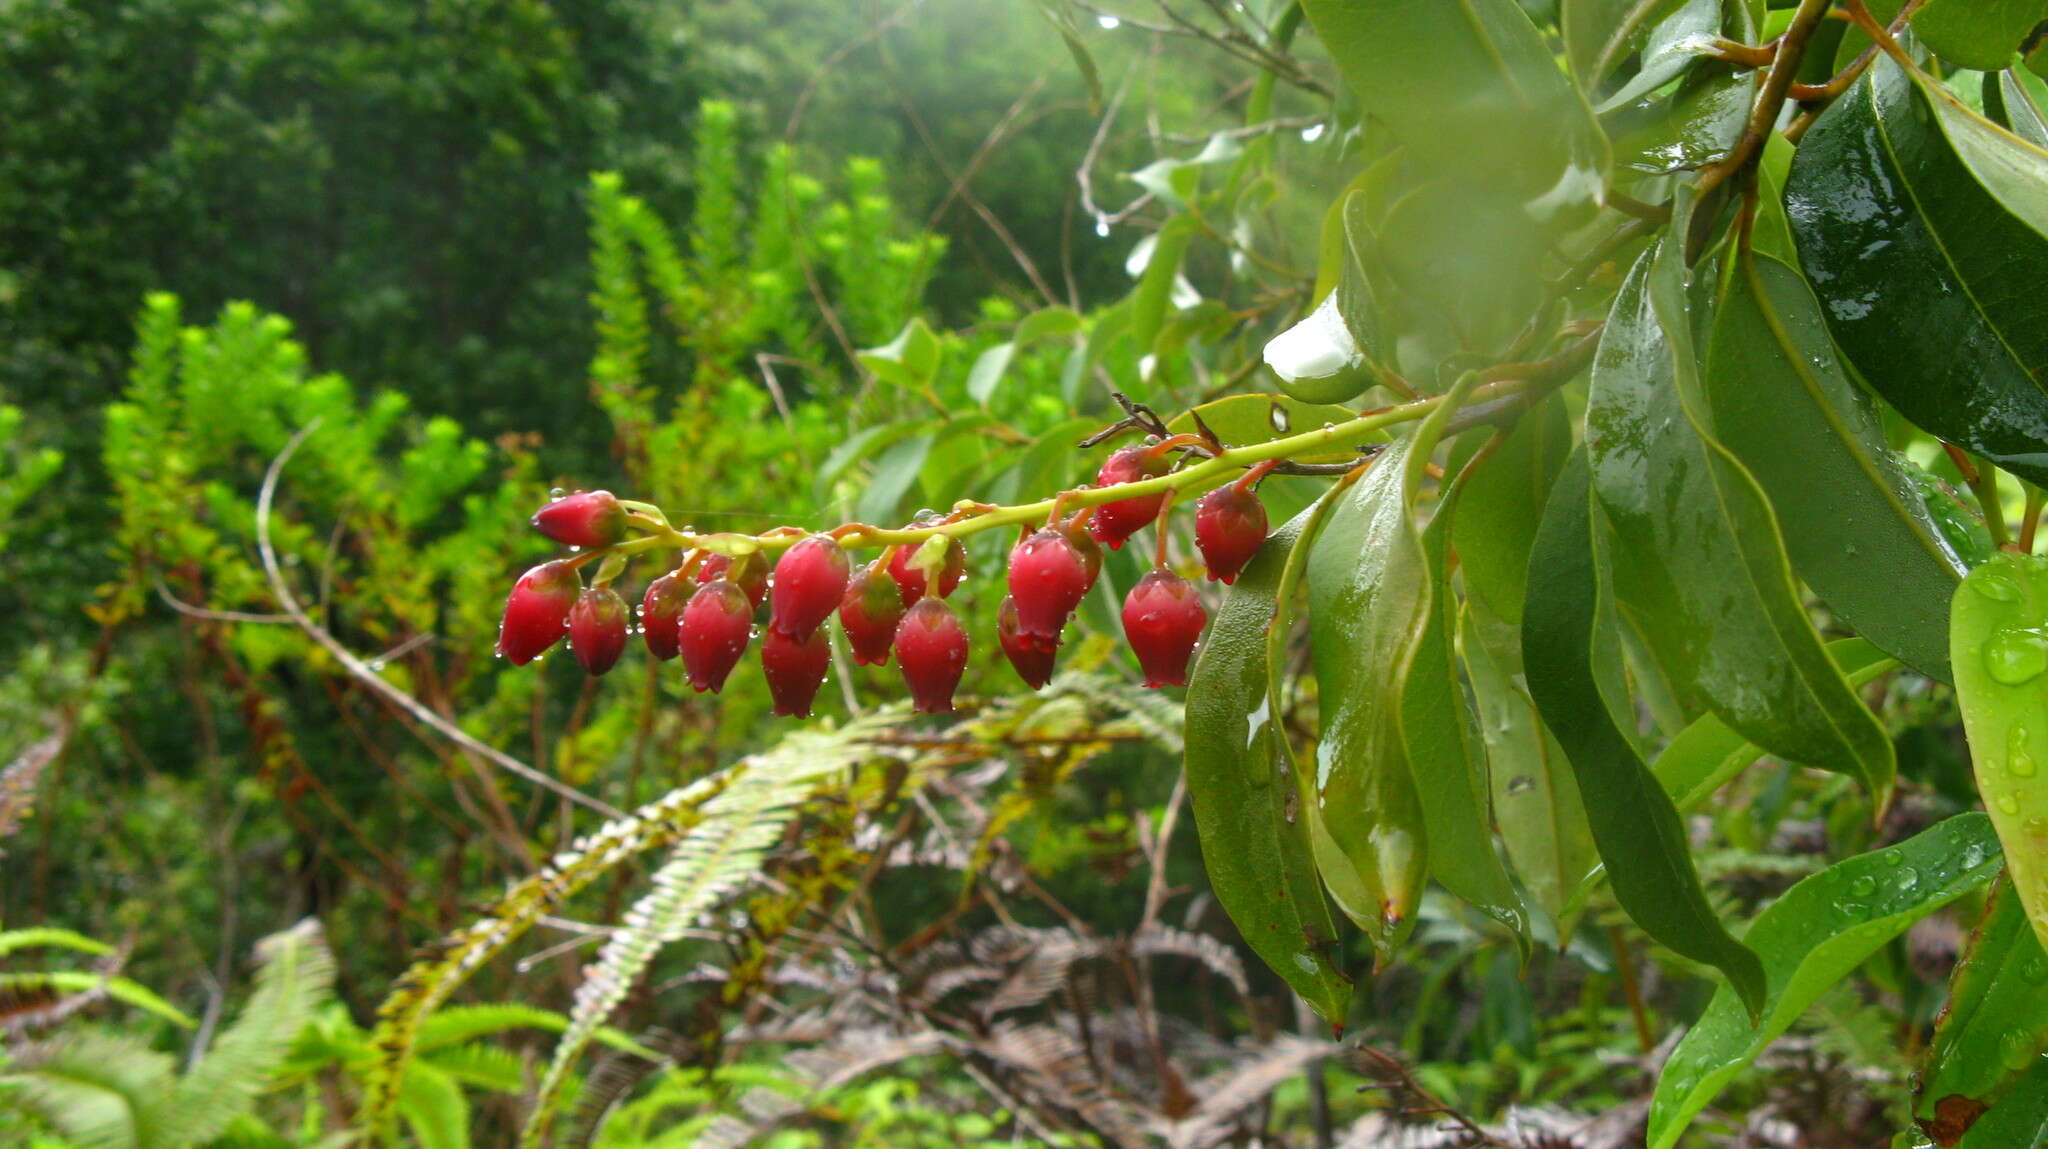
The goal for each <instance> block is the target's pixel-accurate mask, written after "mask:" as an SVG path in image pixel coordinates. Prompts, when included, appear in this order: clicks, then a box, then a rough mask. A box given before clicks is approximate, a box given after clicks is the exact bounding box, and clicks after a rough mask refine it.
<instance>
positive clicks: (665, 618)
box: [640, 572, 690, 662]
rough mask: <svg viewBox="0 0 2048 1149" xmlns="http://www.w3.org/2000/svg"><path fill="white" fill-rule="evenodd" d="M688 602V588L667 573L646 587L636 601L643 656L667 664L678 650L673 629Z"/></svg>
mask: <svg viewBox="0 0 2048 1149" xmlns="http://www.w3.org/2000/svg"><path fill="white" fill-rule="evenodd" d="M689 601H690V588H689V587H688V586H686V585H685V584H684V583H683V580H682V579H679V578H677V577H676V576H675V574H674V572H670V573H668V574H665V575H663V576H661V577H660V578H658V579H655V580H654V581H653V582H651V583H648V584H647V594H646V596H645V597H644V598H642V599H641V600H640V636H641V637H642V638H644V639H646V640H647V653H649V654H651V655H653V656H654V657H656V658H658V659H660V660H662V661H663V662H667V661H668V660H669V659H671V658H674V657H675V656H676V654H677V653H678V652H679V651H680V650H681V649H682V648H681V647H679V646H677V645H676V628H677V627H679V626H681V625H682V622H683V606H684V604H686V603H688V602H689Z"/></svg>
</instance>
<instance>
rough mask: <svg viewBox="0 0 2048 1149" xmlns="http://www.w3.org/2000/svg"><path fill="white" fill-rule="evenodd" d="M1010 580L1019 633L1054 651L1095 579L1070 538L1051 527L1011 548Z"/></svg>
mask: <svg viewBox="0 0 2048 1149" xmlns="http://www.w3.org/2000/svg"><path fill="white" fill-rule="evenodd" d="M1009 581H1010V597H1011V598H1013V599H1015V600H1016V602H1017V629H1018V631H1019V633H1022V634H1027V635H1030V636H1031V637H1032V638H1034V639H1037V640H1038V642H1039V644H1040V645H1042V646H1044V647H1045V648H1046V649H1047V650H1050V649H1052V648H1053V647H1054V646H1057V645H1059V638H1060V628H1061V627H1064V626H1066V625H1067V616H1068V615H1070V614H1072V613H1074V608H1075V607H1077V606H1080V605H1081V599H1082V598H1083V597H1085V596H1086V595H1087V594H1088V587H1089V585H1090V584H1091V583H1093V582H1094V581H1095V580H1094V579H1093V578H1092V577H1091V576H1090V575H1089V573H1088V564H1087V561H1086V560H1085V559H1084V558H1083V557H1082V556H1081V554H1080V552H1078V551H1076V550H1075V549H1074V545H1073V544H1072V543H1070V542H1068V541H1067V536H1066V535H1065V534H1063V533H1061V532H1060V531H1056V530H1053V529H1051V528H1047V529H1045V530H1042V531H1038V532H1036V533H1035V534H1032V535H1031V536H1029V537H1028V538H1026V539H1025V540H1024V541H1023V542H1021V543H1018V544H1017V545H1016V546H1015V547H1014V548H1012V549H1011V551H1010V575H1009Z"/></svg>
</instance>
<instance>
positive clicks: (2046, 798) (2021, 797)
mask: <svg viewBox="0 0 2048 1149" xmlns="http://www.w3.org/2000/svg"><path fill="white" fill-rule="evenodd" d="M1950 616H1951V621H1950V641H1951V647H1950V655H1951V658H1952V660H1953V662H1954V665H1955V671H1956V702H1957V704H1958V705H1959V706H1960V707H1961V709H1962V712H1963V730H1964V732H1965V733H1966V734H1967V735H1968V736H1969V740H1970V766H1971V769H1972V770H1973V771H1974V772H1975V774H1976V776H1977V792H1978V793H1979V794H1981V795H1983V798H1984V805H1985V808H1986V809H1988V810H1990V812H1991V820H1992V823H1993V824H1994V825H1996V826H1997V827H1998V837H1999V840H2000V841H2001V842H2003V843H2004V844H2005V854H2006V864H2007V865H2008V866H2009V867H2010V868H2011V871H2012V880H2013V888H2014V890H2015V892H2016V893H2017V894H2018V896H2019V900H2020V902H2021V903H2022V904H2023V905H2025V906H2026V908H2027V910H2028V912H2029V914H2031V915H2032V916H2033V917H2034V918H2035V919H2036V921H2037V925H2036V928H2037V930H2040V931H2041V933H2042V936H2043V938H2044V939H2048V925H2044V924H2041V923H2042V922H2044V921H2048V917H2044V915H2048V835H2044V833H2042V831H2048V778H2044V777H2042V775H2041V772H2040V763H2041V762H2042V761H2044V760H2048V673H2044V671H2048V559H2043V558H2034V557H2026V556H2020V555H2013V554H2000V555H1996V556H1994V557H1993V558H1991V559H1990V560H1989V561H1987V562H1986V563H1985V564H1984V565H1983V566H1980V567H1978V568H1977V569H1976V570H1974V571H1971V572H1970V577H1968V578H1966V579H1964V580H1963V584H1962V586H1961V587H1959V588H1958V589H1957V590H1956V596H1955V602H1954V604H1953V606H1952V607H1951V608H1950Z"/></svg>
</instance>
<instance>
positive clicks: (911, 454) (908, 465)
mask: <svg viewBox="0 0 2048 1149" xmlns="http://www.w3.org/2000/svg"><path fill="white" fill-rule="evenodd" d="M935 437H936V436H934V435H929V434H926V435H915V436H912V437H911V438H908V439H905V440H903V441H902V442H900V443H898V444H896V445H895V446H893V447H891V448H889V449H888V450H886V451H884V452H882V454H881V456H880V457H879V458H877V459H876V460H875V473H874V474H873V475H872V476H871V477H870V478H869V479H868V486H867V490H865V491H862V492H861V496H860V502H859V504H857V505H856V506H855V507H854V517H856V518H858V519H859V520H860V521H861V522H864V523H883V522H888V521H890V520H892V519H894V518H895V516H896V510H897V508H898V507H899V506H901V505H902V503H903V497H904V496H905V495H907V494H909V493H910V487H911V484H913V483H915V482H917V475H918V472H920V471H922V470H923V469H924V461H925V456H927V455H929V454H931V450H932V440H933V439H934V438H935Z"/></svg>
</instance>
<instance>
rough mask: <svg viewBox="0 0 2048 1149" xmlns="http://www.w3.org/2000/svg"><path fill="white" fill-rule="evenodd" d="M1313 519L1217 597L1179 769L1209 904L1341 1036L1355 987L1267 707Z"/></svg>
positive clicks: (1272, 541)
mask: <svg viewBox="0 0 2048 1149" xmlns="http://www.w3.org/2000/svg"><path fill="white" fill-rule="evenodd" d="M1312 513H1313V512H1312V511H1309V512H1303V513H1302V514H1301V515H1299V516H1297V517H1296V518H1294V519H1292V520H1290V521H1288V522H1287V523H1286V524H1284V525H1283V526H1281V527H1280V528H1279V529H1278V530H1277V531H1275V532H1273V534H1272V536H1271V537H1270V538H1268V539H1267V540H1266V543H1265V545H1264V546H1262V547H1261V548H1259V551H1258V553H1257V554H1255V555H1254V556H1252V560H1251V562H1250V563H1248V564H1247V565H1246V566H1245V568H1244V570H1243V571H1242V572H1240V573H1239V575H1238V577H1237V582H1236V583H1235V584H1233V585H1232V586H1231V588H1230V590H1229V591H1228V592H1227V593H1225V595H1224V596H1223V603H1222V605H1221V606H1219V607H1218V608H1217V610H1216V617H1215V619H1214V620H1213V621H1212V622H1211V623H1210V624H1209V632H1208V636H1207V638H1206V639H1205V640H1204V641H1203V643H1202V648H1201V651H1200V653H1199V654H1197V655H1196V658H1195V667H1194V672H1193V675H1192V677H1191V678H1190V680H1189V683H1188V698H1187V739H1186V747H1187V749H1186V765H1187V779H1188V799H1189V802H1190V804H1191V805H1192V806H1193V808H1194V816H1195V826H1196V829H1197V831H1198V832H1199V834H1200V836H1201V843H1202V860H1203V863H1204V865H1205V866H1206V867H1207V869H1208V874H1209V888H1210V889H1211V890H1213V891H1215V894H1216V900H1217V901H1218V902H1219V903H1221V904H1222V906H1223V909H1224V912H1226V913H1228V914H1229V915H1230V920H1231V921H1232V922H1234V923H1235V924H1236V925H1237V929H1238V933H1239V934H1241V935H1242V936H1243V937H1244V940H1245V944H1247V945H1249V946H1251V948H1252V952H1254V953H1256V954H1258V955H1259V957H1260V958H1261V959H1263V960H1264V961H1265V962H1266V964H1267V965H1269V966H1271V967H1272V968H1273V971H1274V972H1275V973H1277V974H1279V975H1280V976H1281V978H1283V979H1284V980H1285V981H1286V982H1287V984H1288V985H1290V986H1292V987H1294V990H1295V992H1296V993H1299V994H1300V995H1301V996H1302V998H1303V999H1304V1000H1306V1001H1307V1002H1308V1003H1309V1004H1310V1005H1311V1006H1313V1007H1314V1008H1315V1010H1316V1012H1317V1013H1319V1014H1321V1015H1322V1016H1323V1019H1324V1020H1326V1021H1328V1022H1329V1023H1330V1024H1331V1025H1334V1026H1342V1025H1343V1024H1344V1014H1345V1010H1346V1009H1347V1008H1348V1007H1349V1005H1350V1001H1351V983H1350V981H1349V980H1348V979H1346V978H1345V976H1344V974H1343V971H1341V970H1340V969H1338V968H1337V967H1336V965H1334V964H1333V962H1332V958H1333V957H1334V956H1335V955H1336V954H1338V953H1340V952H1341V951H1340V950H1339V948H1338V947H1337V926H1336V922H1335V921H1334V919H1333V918H1332V917H1331V914H1330V908H1329V905H1328V904H1327V903H1326V902H1325V901H1324V900H1323V887H1322V883H1321V882H1320V881H1319V880H1318V878H1317V876H1316V868H1315V859H1314V857H1313V854H1312V851H1311V848H1310V845H1309V837H1308V826H1307V824H1306V822H1305V821H1303V820H1301V819H1299V818H1298V817H1295V816H1293V815H1294V813H1295V812H1296V811H1298V809H1299V802H1300V799H1299V787H1301V786H1303V785H1305V784H1306V780H1305V779H1302V778H1301V777H1299V776H1298V774H1297V771H1296V769H1295V764H1294V756H1293V753H1292V751H1291V750H1290V749H1289V748H1288V746H1287V744H1286V742H1285V741H1284V739H1285V737H1286V735H1285V732H1284V731H1283V730H1282V728H1281V723H1280V721H1279V719H1280V716H1279V715H1278V714H1276V713H1275V712H1274V710H1273V708H1272V705H1271V698H1272V691H1271V685H1272V678H1271V674H1272V670H1271V668H1270V667H1269V666H1268V664H1267V644H1266V636H1267V632H1268V628H1269V627H1270V626H1273V625H1275V618H1276V611H1277V610H1278V606H1277V600H1276V595H1277V592H1278V589H1279V585H1280V581H1281V573H1282V571H1283V569H1284V568H1285V567H1286V565H1287V559H1288V555H1289V553H1290V552H1292V551H1293V549H1294V546H1295V543H1296V542H1297V541H1298V540H1299V539H1300V538H1301V536H1302V533H1303V529H1304V526H1305V525H1306V524H1307V521H1308V518H1309V515H1310V514H1312ZM1280 617H1281V618H1282V619H1284V617H1285V612H1280ZM1280 625H1284V621H1283V622H1282V623H1281V624H1280Z"/></svg>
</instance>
